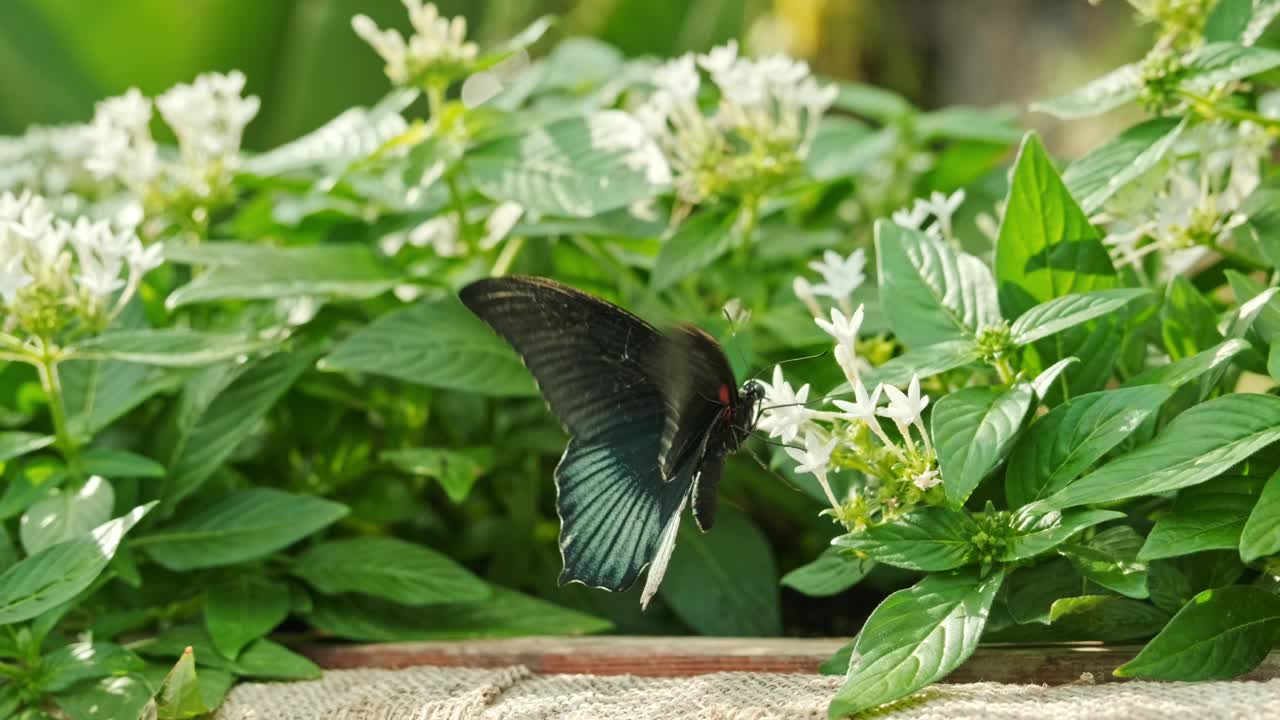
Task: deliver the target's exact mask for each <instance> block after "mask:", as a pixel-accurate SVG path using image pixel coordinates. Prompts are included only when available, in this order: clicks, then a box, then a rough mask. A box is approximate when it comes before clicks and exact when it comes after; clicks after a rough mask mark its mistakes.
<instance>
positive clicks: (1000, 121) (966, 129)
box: [916, 105, 1022, 147]
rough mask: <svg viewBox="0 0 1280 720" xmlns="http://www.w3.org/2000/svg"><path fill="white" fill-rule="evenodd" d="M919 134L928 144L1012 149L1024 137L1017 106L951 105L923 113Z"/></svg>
mask: <svg viewBox="0 0 1280 720" xmlns="http://www.w3.org/2000/svg"><path fill="white" fill-rule="evenodd" d="M916 132H918V133H919V134H920V138H921V139H922V140H923V141H924V142H933V141H936V140H952V141H956V140H959V141H969V142H978V143H990V144H995V145H1004V146H1005V147H1008V146H1010V145H1013V144H1014V143H1016V142H1018V140H1019V139H1021V137H1022V125H1021V123H1020V122H1019V120H1018V112H1017V110H1015V109H1014V108H1013V107H1011V106H1008V105H1005V106H1001V107H991V108H976V107H967V106H964V105H951V106H949V107H944V108H941V109H939V110H930V111H929V112H925V113H921V114H920V116H919V117H918V118H917V119H916Z"/></svg>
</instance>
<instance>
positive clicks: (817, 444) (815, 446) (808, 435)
mask: <svg viewBox="0 0 1280 720" xmlns="http://www.w3.org/2000/svg"><path fill="white" fill-rule="evenodd" d="M835 447H836V438H835V437H831V438H828V439H827V440H825V441H824V440H823V439H822V438H821V437H820V436H819V435H818V433H816V432H814V431H813V430H806V431H805V434H804V449H803V450H800V449H797V448H794V447H786V448H785V450H786V452H787V454H788V455H790V456H791V459H792V460H795V461H796V472H798V473H809V474H811V475H813V476H814V477H816V478H817V479H818V484H819V485H821V486H822V490H823V492H825V493H826V495H827V501H828V502H830V503H831V507H832V509H834V510H836V511H839V510H840V503H839V502H838V501H837V500H836V496H835V493H833V492H832V491H831V485H830V484H828V482H827V469H828V468H827V466H828V465H830V463H831V453H832V451H833V450H835Z"/></svg>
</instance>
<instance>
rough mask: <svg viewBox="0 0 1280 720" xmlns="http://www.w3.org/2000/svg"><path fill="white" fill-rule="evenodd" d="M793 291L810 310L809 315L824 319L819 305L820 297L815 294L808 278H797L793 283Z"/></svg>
mask: <svg viewBox="0 0 1280 720" xmlns="http://www.w3.org/2000/svg"><path fill="white" fill-rule="evenodd" d="M791 290H792V291H793V292H794V293H795V294H796V297H797V298H800V302H802V303H804V306H805V307H807V308H809V314H811V315H813V316H814V317H815V318H819V317H822V308H821V307H820V306H819V305H818V297H817V295H815V294H814V292H813V284H812V283H810V282H809V281H808V280H807V279H806V278H803V277H797V278H796V279H795V280H793V281H792V283H791Z"/></svg>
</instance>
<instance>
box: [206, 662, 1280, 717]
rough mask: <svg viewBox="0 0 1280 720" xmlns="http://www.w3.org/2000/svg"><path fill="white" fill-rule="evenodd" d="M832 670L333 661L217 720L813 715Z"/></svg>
mask: <svg viewBox="0 0 1280 720" xmlns="http://www.w3.org/2000/svg"><path fill="white" fill-rule="evenodd" d="M839 684H840V678H832V677H823V676H818V675H782V674H772V673H717V674H714V675H700V676H695V677H682V678H645V677H634V676H629V675H619V676H609V677H600V676H593V675H535V674H533V673H531V672H529V670H527V669H526V668H523V667H508V668H498V669H471V668H436V667H420V668H411V669H408V670H335V671H330V672H327V673H325V676H324V678H323V679H321V680H316V681H314V682H300V683H247V684H243V685H240V686H238V687H237V688H235V689H234V690H232V692H231V695H230V696H229V697H228V699H227V702H226V703H225V704H224V705H223V707H222V709H221V710H220V711H219V712H218V714H217V720H471V719H473V718H475V719H477V720H499V719H501V720H507V719H511V720H535V719H537V720H541V719H542V718H565V719H567V720H605V719H610V718H620V719H622V720H686V719H690V718H700V719H701V718H705V719H707V720H775V719H776V720H784V719H787V720H789V719H790V718H825V717H826V707H827V701H828V700H829V699H830V698H831V696H832V694H833V693H834V692H835V690H836V688H837V687H838V686H839ZM867 717H875V718H880V719H883V720H968V719H969V718H973V719H974V720H977V719H979V718H981V719H983V720H988V719H990V720H1043V719H1046V718H1047V719H1052V720H1077V719H1078V720H1086V719H1087V720H1184V719H1185V720H1217V719H1218V718H1222V719H1223V720H1226V719H1230V720H1254V719H1255V718H1258V719H1262V718H1280V680H1272V681H1269V682H1215V683H1148V682H1131V683H1113V684H1106V685H1091V684H1084V683H1082V684H1077V685H1065V686H1059V687H1044V686H1039V685H1001V684H998V683H974V684H970V685H935V686H933V687H930V688H927V689H925V690H923V691H921V692H919V693H916V694H915V695H913V696H911V697H910V698H907V699H906V700H903V701H901V702H898V703H895V704H894V705H891V706H888V707H886V708H882V709H880V710H877V711H875V712H873V713H869V714H867Z"/></svg>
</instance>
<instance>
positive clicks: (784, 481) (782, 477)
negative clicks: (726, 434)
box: [743, 438, 804, 493]
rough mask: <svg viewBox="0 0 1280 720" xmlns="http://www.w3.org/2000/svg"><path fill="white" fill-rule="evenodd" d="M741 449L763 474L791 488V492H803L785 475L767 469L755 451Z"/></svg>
mask: <svg viewBox="0 0 1280 720" xmlns="http://www.w3.org/2000/svg"><path fill="white" fill-rule="evenodd" d="M761 439H763V438H761ZM765 442H767V443H769V444H770V445H780V446H782V447H790V446H789V445H784V444H782V443H777V442H773V441H770V440H765ZM743 449H744V450H746V451H747V454H748V455H750V456H751V459H752V460H755V461H756V464H757V465H759V466H760V468H761V469H762V470H764V471H765V472H767V473H769V474H770V475H772V476H774V477H775V478H777V479H778V480H780V481H781V482H782V484H783V485H786V486H787V487H789V488H791V489H792V490H795V491H796V492H801V493H802V492H804V490H802V489H800V488H798V487H796V485H795V483H793V482H791V481H790V480H788V479H787V477H786V476H785V475H783V474H782V473H780V472H778V471H777V470H774V469H773V468H771V467H769V465H768V464H767V463H765V461H764V460H762V459H761V458H760V456H759V455H757V454H756V451H755V450H752V449H751V448H749V447H744V448H743Z"/></svg>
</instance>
